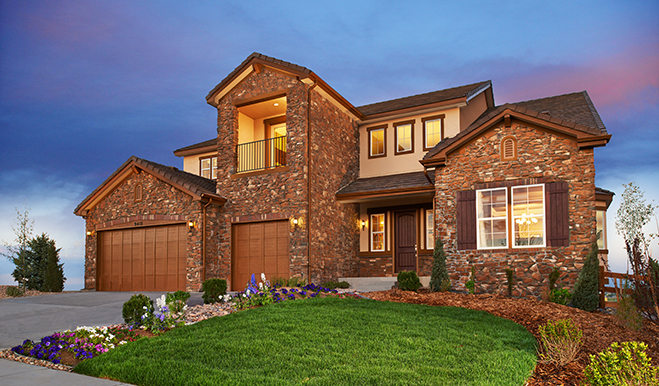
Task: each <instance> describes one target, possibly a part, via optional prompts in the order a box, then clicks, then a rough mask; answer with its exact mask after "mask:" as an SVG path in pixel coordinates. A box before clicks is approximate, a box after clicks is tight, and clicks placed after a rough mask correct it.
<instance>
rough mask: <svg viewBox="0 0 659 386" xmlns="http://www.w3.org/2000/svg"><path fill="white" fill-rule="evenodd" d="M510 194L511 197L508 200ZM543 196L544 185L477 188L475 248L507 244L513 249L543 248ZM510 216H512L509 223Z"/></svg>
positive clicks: (490, 247)
mask: <svg viewBox="0 0 659 386" xmlns="http://www.w3.org/2000/svg"><path fill="white" fill-rule="evenodd" d="M508 189H510V191H509V190H508ZM509 193H510V196H511V197H512V198H511V200H510V201H509V200H508V196H509ZM544 197H545V192H544V186H543V185H528V186H513V187H512V188H497V189H485V190H479V191H477V192H476V213H477V221H478V227H477V233H478V237H477V240H478V248H479V249H493V248H508V245H512V246H513V248H520V247H530V246H531V247H532V246H536V247H544V246H545V215H544V214H545V200H544ZM509 218H512V221H511V222H510V224H509V221H508V219H509ZM508 234H512V240H509V238H508ZM511 241H512V242H511Z"/></svg>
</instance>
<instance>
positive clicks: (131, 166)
mask: <svg viewBox="0 0 659 386" xmlns="http://www.w3.org/2000/svg"><path fill="white" fill-rule="evenodd" d="M139 171H144V172H146V173H149V174H151V175H153V176H154V177H156V178H158V179H160V180H162V181H164V182H166V183H168V184H170V185H172V186H174V187H176V188H178V189H179V190H181V191H183V192H184V193H187V194H189V195H190V196H192V198H193V199H195V200H201V199H208V200H211V201H215V202H217V203H219V204H220V205H223V204H224V203H225V202H226V199H224V198H223V197H221V196H219V195H217V194H216V193H215V181H213V180H210V179H208V178H204V177H201V176H198V175H195V174H192V173H188V172H184V171H182V170H179V169H177V168H175V167H171V166H165V165H161V164H159V163H156V162H152V161H147V160H145V159H142V158H138V157H136V156H132V157H130V158H129V159H128V160H127V161H126V162H124V163H123V164H122V165H121V166H120V167H119V168H118V169H117V170H115V172H114V173H112V174H111V175H110V177H108V178H107V179H106V180H105V181H103V183H102V184H101V185H99V186H98V187H97V188H96V189H94V191H93V192H92V193H91V194H90V195H89V196H87V197H86V198H85V199H84V200H82V202H81V203H80V204H79V205H78V206H77V207H76V208H75V210H74V211H73V213H75V214H76V215H78V216H84V215H86V213H87V211H89V210H90V209H92V208H93V207H95V206H96V205H97V204H98V203H99V202H100V201H101V200H103V198H105V197H106V196H107V195H109V194H110V193H112V191H114V190H115V189H116V188H117V186H119V185H120V184H121V183H122V182H124V181H125V180H126V178H128V177H130V176H131V175H132V174H133V173H137V172H139Z"/></svg>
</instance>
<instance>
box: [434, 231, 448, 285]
mask: <svg viewBox="0 0 659 386" xmlns="http://www.w3.org/2000/svg"><path fill="white" fill-rule="evenodd" d="M432 258H433V260H432V273H431V275H430V290H431V291H433V292H437V291H448V290H443V289H442V288H444V287H442V283H444V281H445V280H449V277H448V271H447V270H446V252H444V243H443V242H442V239H441V238H437V240H435V250H434V251H433V254H432ZM449 283H450V280H449ZM449 289H450V285H449Z"/></svg>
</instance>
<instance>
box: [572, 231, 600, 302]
mask: <svg viewBox="0 0 659 386" xmlns="http://www.w3.org/2000/svg"><path fill="white" fill-rule="evenodd" d="M598 253H599V249H598V248H597V242H593V244H592V245H591V248H590V253H589V254H588V257H586V262H585V263H584V265H583V267H582V268H581V272H579V277H578V278H577V283H576V284H575V285H574V288H573V289H572V306H573V307H576V308H579V309H581V310H584V311H588V312H591V311H595V310H596V309H597V306H598V305H599V259H598V258H597V254H598Z"/></svg>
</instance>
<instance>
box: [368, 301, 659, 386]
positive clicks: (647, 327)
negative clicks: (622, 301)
mask: <svg viewBox="0 0 659 386" xmlns="http://www.w3.org/2000/svg"><path fill="white" fill-rule="evenodd" d="M364 295H365V296H367V297H369V298H371V299H375V300H382V301H392V302H404V303H414V304H426V305H430V306H452V307H462V308H469V309H473V310H481V311H486V312H489V313H490V314H493V315H496V316H500V317H502V318H506V319H510V320H512V321H513V322H515V323H518V324H521V325H522V326H524V327H526V329H527V330H529V332H531V333H532V334H533V335H534V336H535V337H536V339H537V338H539V334H538V326H540V325H543V324H546V323H547V321H549V320H559V319H572V321H574V323H575V324H577V325H578V326H579V327H580V328H581V330H582V331H583V340H584V345H583V347H582V348H581V351H580V352H579V354H578V356H577V358H576V360H575V361H574V362H572V363H569V364H567V365H566V366H564V367H562V368H557V367H556V366H554V365H549V364H544V363H540V362H538V365H537V366H536V368H535V372H534V373H533V376H532V377H531V379H529V382H528V383H527V385H579V384H580V383H581V381H582V380H583V370H584V368H585V367H586V366H587V365H588V363H590V357H589V355H596V354H597V353H598V352H600V351H603V350H605V349H607V348H608V347H609V346H610V345H611V343H613V342H626V341H642V342H645V343H647V345H648V349H647V351H646V353H647V354H648V356H649V357H650V358H652V364H653V365H654V366H657V365H659V327H658V326H657V325H655V324H652V323H651V322H648V321H644V328H643V329H642V330H641V331H638V332H636V331H631V330H628V329H625V328H623V327H621V326H619V325H618V324H616V321H615V318H614V317H613V316H611V315H609V314H606V313H604V312H599V311H596V312H586V311H582V310H580V309H577V308H572V307H567V306H563V305H560V304H555V303H549V302H545V301H541V300H532V299H517V298H509V297H506V296H502V295H491V294H481V295H468V294H461V293H452V292H436V293H415V292H410V291H401V290H397V289H392V290H388V291H378V292H369V293H366V294H364Z"/></svg>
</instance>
